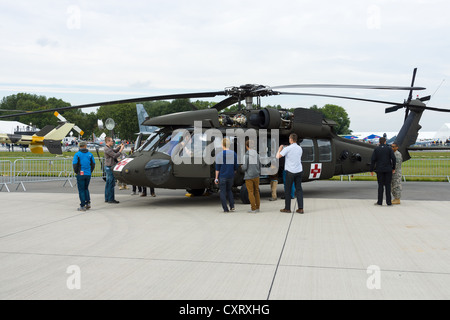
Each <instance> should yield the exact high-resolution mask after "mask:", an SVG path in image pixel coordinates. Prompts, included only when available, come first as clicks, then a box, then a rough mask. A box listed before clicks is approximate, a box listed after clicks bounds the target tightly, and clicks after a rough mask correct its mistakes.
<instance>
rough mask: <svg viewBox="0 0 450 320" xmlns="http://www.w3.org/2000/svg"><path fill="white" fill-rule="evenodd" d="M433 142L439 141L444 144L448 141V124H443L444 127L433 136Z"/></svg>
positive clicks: (449, 126) (449, 135) (449, 129)
mask: <svg viewBox="0 0 450 320" xmlns="http://www.w3.org/2000/svg"><path fill="white" fill-rule="evenodd" d="M433 139H435V140H441V141H443V142H445V141H446V140H447V139H450V123H444V125H443V126H442V127H441V128H440V129H439V130H438V131H437V132H436V134H435V135H434V138H433Z"/></svg>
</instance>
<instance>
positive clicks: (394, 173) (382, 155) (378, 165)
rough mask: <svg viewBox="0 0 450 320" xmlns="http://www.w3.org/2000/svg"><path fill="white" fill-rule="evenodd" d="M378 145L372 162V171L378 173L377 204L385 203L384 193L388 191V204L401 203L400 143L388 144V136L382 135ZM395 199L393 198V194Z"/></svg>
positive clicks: (401, 159)
mask: <svg viewBox="0 0 450 320" xmlns="http://www.w3.org/2000/svg"><path fill="white" fill-rule="evenodd" d="M379 142H380V143H379V145H378V147H376V148H375V150H374V151H373V153H372V159H371V163H370V173H371V175H372V176H373V172H374V171H375V172H376V173H377V182H378V198H377V202H375V205H377V206H381V205H382V204H383V193H384V192H385V193H386V204H387V205H388V206H390V205H393V204H400V197H401V191H402V162H403V158H402V154H401V153H400V151H398V145H397V144H396V143H393V144H392V145H391V146H388V145H387V144H386V138H385V137H381V138H380V140H379ZM391 193H392V196H394V200H392V196H391Z"/></svg>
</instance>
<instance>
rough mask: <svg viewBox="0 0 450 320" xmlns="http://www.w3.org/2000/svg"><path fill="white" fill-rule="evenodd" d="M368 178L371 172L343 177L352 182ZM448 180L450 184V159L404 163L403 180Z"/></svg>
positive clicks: (414, 160)
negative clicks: (413, 178)
mask: <svg viewBox="0 0 450 320" xmlns="http://www.w3.org/2000/svg"><path fill="white" fill-rule="evenodd" d="M352 176H353V177H367V176H370V173H369V172H364V173H358V174H353V175H342V176H341V180H343V178H344V177H347V179H348V180H349V181H350V180H351V177H352ZM410 177H415V178H446V179H447V181H448V182H450V159H409V160H408V161H405V162H403V163H402V179H403V181H405V182H406V179H407V178H410Z"/></svg>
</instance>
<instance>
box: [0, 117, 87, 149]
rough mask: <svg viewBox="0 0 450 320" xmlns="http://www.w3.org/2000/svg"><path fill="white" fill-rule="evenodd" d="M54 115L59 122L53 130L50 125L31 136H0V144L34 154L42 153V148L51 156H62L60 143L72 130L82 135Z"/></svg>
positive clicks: (80, 131)
mask: <svg viewBox="0 0 450 320" xmlns="http://www.w3.org/2000/svg"><path fill="white" fill-rule="evenodd" d="M54 115H55V116H56V117H57V118H58V119H59V120H60V121H59V125H58V126H57V127H56V128H55V127H54V126H52V125H48V126H45V127H44V128H43V129H41V130H40V131H38V132H36V133H35V134H33V135H32V136H30V135H22V134H3V133H2V134H0V143H11V144H20V145H26V146H29V147H30V151H31V152H32V153H36V154H43V153H44V148H43V147H44V146H46V147H47V149H48V151H49V152H50V153H52V154H62V148H61V141H62V140H63V139H64V137H65V136H67V134H68V133H69V132H70V131H71V130H72V129H73V130H76V131H78V132H79V133H80V134H81V135H83V133H84V132H83V131H82V130H81V129H80V128H79V127H78V126H76V125H75V124H73V123H69V122H67V120H66V119H65V118H64V117H63V116H62V115H61V114H59V113H58V112H57V111H54Z"/></svg>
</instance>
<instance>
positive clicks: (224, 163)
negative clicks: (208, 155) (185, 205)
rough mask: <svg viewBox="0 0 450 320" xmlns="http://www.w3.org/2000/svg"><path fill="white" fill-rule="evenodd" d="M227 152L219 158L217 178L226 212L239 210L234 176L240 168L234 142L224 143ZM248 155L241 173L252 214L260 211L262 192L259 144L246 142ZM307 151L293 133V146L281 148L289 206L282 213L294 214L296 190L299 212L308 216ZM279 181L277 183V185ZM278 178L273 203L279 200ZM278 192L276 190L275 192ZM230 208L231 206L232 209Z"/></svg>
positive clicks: (227, 141) (272, 182)
mask: <svg viewBox="0 0 450 320" xmlns="http://www.w3.org/2000/svg"><path fill="white" fill-rule="evenodd" d="M222 148H223V151H222V152H221V153H219V154H218V155H217V156H216V168H215V169H216V176H215V183H216V184H217V185H218V186H219V189H220V201H221V203H222V208H223V211H224V212H230V211H235V203H234V197H233V192H232V186H233V182H234V175H235V173H236V171H237V170H238V168H239V165H238V163H237V155H236V153H235V152H234V151H232V150H230V140H229V139H228V138H224V139H223V140H222ZM245 148H246V153H245V156H244V163H243V164H242V167H241V170H242V172H243V173H244V181H245V186H246V188H247V192H248V199H249V201H250V210H249V211H248V212H249V213H257V212H259V211H260V203H261V201H260V193H259V177H260V174H261V161H260V158H259V155H258V152H257V151H256V148H255V142H254V141H252V140H247V141H246V143H245ZM302 153H303V150H302V148H301V146H300V145H299V144H297V135H296V134H295V133H292V134H291V135H290V136H289V145H288V146H284V145H281V146H280V148H279V149H278V152H277V154H276V157H277V158H278V159H280V158H283V157H284V158H285V170H286V179H285V205H284V208H283V209H281V210H280V211H281V212H291V199H292V196H291V193H292V188H293V187H295V195H296V198H297V205H298V209H297V210H296V212H297V213H304V209H303V190H302V172H303V166H302V162H301V158H302ZM275 181H276V183H275ZM277 184H278V178H275V177H271V188H272V198H271V199H272V200H276V198H277V196H276V187H277ZM274 189H275V190H274ZM228 205H229V206H228Z"/></svg>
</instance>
